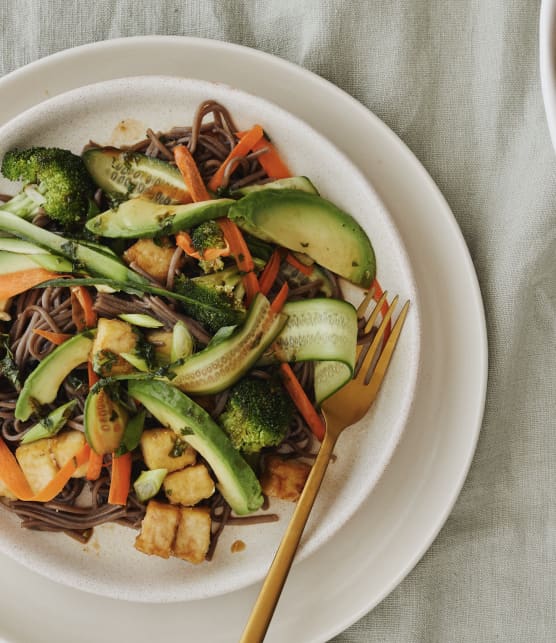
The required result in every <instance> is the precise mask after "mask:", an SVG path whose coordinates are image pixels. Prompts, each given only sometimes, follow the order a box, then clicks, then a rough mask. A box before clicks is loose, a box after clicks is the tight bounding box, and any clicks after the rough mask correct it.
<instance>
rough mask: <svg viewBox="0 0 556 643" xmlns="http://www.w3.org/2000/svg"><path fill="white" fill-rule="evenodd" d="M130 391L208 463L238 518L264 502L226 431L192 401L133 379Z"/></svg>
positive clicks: (162, 385)
mask: <svg viewBox="0 0 556 643" xmlns="http://www.w3.org/2000/svg"><path fill="white" fill-rule="evenodd" d="M128 391H129V394H130V395H131V397H133V398H135V399H136V400H138V401H139V402H141V404H143V405H144V406H145V408H146V409H147V410H148V411H149V412H150V413H152V415H154V417H155V418H156V419H157V420H158V421H159V422H161V423H162V424H163V425H164V426H166V427H168V428H170V429H172V430H173V431H175V433H176V434H177V435H178V436H179V437H180V438H182V439H184V440H186V441H187V442H188V443H189V444H190V445H191V446H192V447H193V448H194V449H195V450H196V451H197V452H198V453H200V454H201V456H202V457H203V458H204V459H205V460H206V461H207V462H208V464H209V466H210V468H211V469H212V471H213V473H214V475H215V476H216V478H217V481H218V482H217V487H218V489H219V490H220V492H221V493H222V495H223V496H224V498H225V499H226V501H227V502H228V504H229V505H230V507H231V508H232V509H233V510H234V511H235V513H236V514H238V515H244V514H248V513H252V512H253V511H256V510H257V509H259V508H260V507H261V505H262V503H263V496H262V491H261V485H260V483H259V481H258V480H257V477H256V475H255V473H254V472H253V469H251V467H250V466H249V465H248V464H247V462H245V460H244V459H243V458H242V457H241V455H240V454H239V452H238V451H236V449H234V447H233V446H232V443H231V442H230V439H229V438H228V436H227V435H226V434H225V433H224V431H223V430H222V429H221V428H220V427H219V426H218V424H216V423H215V422H214V420H213V419H212V418H211V417H210V415H209V414H208V413H207V412H206V411H205V410H204V409H203V408H202V407H201V406H199V405H198V404H196V403H195V402H193V400H192V399H190V398H189V397H187V395H185V394H184V393H182V392H181V391H178V390H177V389H176V388H175V387H173V386H171V385H170V384H166V383H165V382H161V381H149V380H130V381H129V383H128Z"/></svg>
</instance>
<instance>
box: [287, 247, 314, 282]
mask: <svg viewBox="0 0 556 643" xmlns="http://www.w3.org/2000/svg"><path fill="white" fill-rule="evenodd" d="M286 261H287V262H288V263H289V264H290V266H293V267H294V268H297V270H299V272H302V273H303V274H304V275H307V276H308V275H310V274H312V272H313V270H314V268H313V266H306V265H305V264H304V263H302V262H301V261H299V259H298V258H297V257H296V256H295V255H292V253H291V252H288V254H287V255H286Z"/></svg>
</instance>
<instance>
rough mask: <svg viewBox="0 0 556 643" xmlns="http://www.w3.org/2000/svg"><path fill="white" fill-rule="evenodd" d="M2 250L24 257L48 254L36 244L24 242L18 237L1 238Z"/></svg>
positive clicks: (0, 247)
mask: <svg viewBox="0 0 556 643" xmlns="http://www.w3.org/2000/svg"><path fill="white" fill-rule="evenodd" d="M0 250H5V251H6V252H16V253H17V254H22V255H37V254H38V255H44V254H48V252H47V250H45V249H44V248H41V247H40V246H36V245H35V244H34V243H29V242H28V241H23V239H18V238H17V237H0Z"/></svg>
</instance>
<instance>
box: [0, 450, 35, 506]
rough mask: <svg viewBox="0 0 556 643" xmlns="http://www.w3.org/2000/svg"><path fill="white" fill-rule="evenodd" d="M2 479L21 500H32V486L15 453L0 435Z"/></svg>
mask: <svg viewBox="0 0 556 643" xmlns="http://www.w3.org/2000/svg"><path fill="white" fill-rule="evenodd" d="M0 480H2V482H3V483H4V484H5V485H6V487H8V489H9V490H10V491H11V492H12V493H13V494H14V496H16V497H17V498H18V499H19V500H30V499H31V498H32V497H33V492H32V491H31V487H30V486H29V483H28V482H27V478H26V477H25V474H24V473H23V471H22V470H21V467H20V466H19V463H18V461H17V460H16V458H15V455H14V454H13V453H12V452H11V451H10V449H9V448H8V445H7V444H6V443H5V442H4V440H3V439H2V438H1V437H0Z"/></svg>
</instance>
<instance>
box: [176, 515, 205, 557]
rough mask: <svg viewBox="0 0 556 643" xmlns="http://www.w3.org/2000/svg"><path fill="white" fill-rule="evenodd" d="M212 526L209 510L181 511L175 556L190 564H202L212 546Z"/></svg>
mask: <svg viewBox="0 0 556 643" xmlns="http://www.w3.org/2000/svg"><path fill="white" fill-rule="evenodd" d="M210 526H211V520H210V513H209V510H208V509H204V508H203V509H201V508H199V507H196V508H190V507H184V508H183V509H182V510H181V511H180V520H179V522H178V530H177V533H176V540H175V542H174V556H177V557H178V558H181V559H182V560H187V561H189V562H190V563H195V564H198V563H202V562H203V561H204V560H205V557H206V555H207V551H208V548H209V546H210V535H211V533H210V532H211V529H210Z"/></svg>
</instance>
